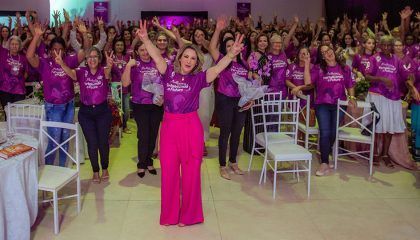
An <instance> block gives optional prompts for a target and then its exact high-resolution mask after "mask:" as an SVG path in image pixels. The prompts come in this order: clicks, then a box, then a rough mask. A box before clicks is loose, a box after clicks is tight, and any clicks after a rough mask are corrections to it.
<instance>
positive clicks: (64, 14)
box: [63, 8, 70, 22]
mask: <svg viewBox="0 0 420 240" xmlns="http://www.w3.org/2000/svg"><path fill="white" fill-rule="evenodd" d="M63 16H64V21H65V22H70V15H69V13H68V12H67V11H66V9H64V8H63Z"/></svg>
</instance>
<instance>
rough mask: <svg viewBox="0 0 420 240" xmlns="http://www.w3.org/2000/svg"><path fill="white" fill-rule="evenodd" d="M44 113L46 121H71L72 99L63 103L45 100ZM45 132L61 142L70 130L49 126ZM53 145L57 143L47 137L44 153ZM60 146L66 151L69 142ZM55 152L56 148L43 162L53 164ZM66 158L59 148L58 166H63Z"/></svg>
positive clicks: (72, 115)
mask: <svg viewBox="0 0 420 240" xmlns="http://www.w3.org/2000/svg"><path fill="white" fill-rule="evenodd" d="M45 114H46V118H47V121H53V122H64V123H73V120H74V100H71V101H70V102H68V103H64V104H52V103H47V102H46V103H45ZM47 132H48V134H49V135H50V136H51V137H52V138H53V139H54V140H55V141H56V142H57V143H62V142H64V141H66V140H67V139H68V138H69V137H70V131H69V130H67V129H62V128H52V127H50V128H48V129H47ZM55 147H57V144H55V143H54V142H53V141H52V140H51V139H49V141H48V146H47V150H46V151H45V154H47V153H48V152H50V151H51V150H53V149H54V148H55ZM62 147H63V148H64V149H65V150H66V151H68V149H69V144H68V143H66V144H64V145H63V146H62ZM56 153H57V149H56V150H55V151H54V152H52V153H51V154H50V155H48V156H46V157H45V164H47V165H54V160H55V155H56ZM66 160H67V154H66V153H65V152H64V151H63V150H61V149H60V156H59V166H61V167H65V166H66Z"/></svg>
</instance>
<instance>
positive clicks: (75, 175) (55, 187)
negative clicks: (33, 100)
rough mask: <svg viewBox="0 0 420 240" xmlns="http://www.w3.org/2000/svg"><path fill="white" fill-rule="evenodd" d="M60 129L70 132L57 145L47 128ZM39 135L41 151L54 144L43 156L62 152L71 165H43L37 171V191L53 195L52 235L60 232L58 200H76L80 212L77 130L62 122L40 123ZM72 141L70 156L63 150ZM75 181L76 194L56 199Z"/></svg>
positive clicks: (75, 125)
mask: <svg viewBox="0 0 420 240" xmlns="http://www.w3.org/2000/svg"><path fill="white" fill-rule="evenodd" d="M49 127H52V128H61V129H67V130H69V131H70V137H69V138H68V139H67V140H65V141H64V142H62V143H58V142H56V141H55V140H54V138H53V137H52V136H50V135H49V134H48V131H47V128H49ZM40 130H41V133H40V135H39V142H40V145H41V151H42V152H44V151H45V149H46V146H47V145H48V141H53V142H54V143H55V144H56V147H55V148H54V149H52V150H51V151H49V152H47V153H45V156H44V158H45V157H46V156H48V155H50V154H54V153H55V151H56V150H57V149H60V150H62V151H63V152H64V153H65V154H66V155H67V157H68V158H69V159H71V161H72V162H73V164H69V167H60V166H53V165H45V166H43V167H41V168H40V169H39V173H38V174H39V176H38V190H41V191H45V192H52V193H53V199H52V201H53V207H54V234H58V232H59V231H60V227H59V219H58V200H59V199H67V198H73V197H76V198H77V213H80V210H81V201H80V195H81V188H80V160H79V154H78V152H79V134H78V133H79V128H78V123H76V124H71V123H62V122H50V121H41V127H40ZM71 141H74V146H75V152H74V153H73V154H71V153H70V152H69V151H66V150H65V149H64V147H63V146H64V144H66V143H69V144H70V143H71ZM73 165H76V168H75V169H74V168H72V166H73ZM75 179H76V188H77V193H76V194H74V195H70V196H65V197H61V198H59V197H58V191H60V190H61V189H62V188H63V187H64V186H65V185H67V184H68V183H70V182H72V181H73V180H75ZM43 202H51V199H48V200H44V201H43Z"/></svg>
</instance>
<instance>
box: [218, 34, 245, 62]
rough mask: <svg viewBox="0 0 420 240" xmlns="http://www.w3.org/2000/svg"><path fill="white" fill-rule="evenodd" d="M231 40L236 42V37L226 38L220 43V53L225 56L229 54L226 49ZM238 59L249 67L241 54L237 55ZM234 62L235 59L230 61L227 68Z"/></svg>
mask: <svg viewBox="0 0 420 240" xmlns="http://www.w3.org/2000/svg"><path fill="white" fill-rule="evenodd" d="M229 41H233V42H235V39H233V38H226V39H225V40H224V41H223V42H222V44H220V53H221V54H223V56H226V55H227V49H226V45H227V43H228V42H229ZM236 61H237V62H238V63H239V64H240V65H241V66H242V67H244V68H245V69H248V66H247V65H246V64H245V63H244V61H243V59H242V57H241V54H238V55H236ZM232 64H233V61H232V62H230V63H229V65H228V66H227V68H230V67H231V66H232Z"/></svg>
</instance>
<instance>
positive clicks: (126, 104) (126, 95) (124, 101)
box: [122, 93, 130, 129]
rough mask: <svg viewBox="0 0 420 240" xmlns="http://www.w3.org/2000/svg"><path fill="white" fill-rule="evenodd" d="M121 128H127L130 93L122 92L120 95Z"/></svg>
mask: <svg viewBox="0 0 420 240" xmlns="http://www.w3.org/2000/svg"><path fill="white" fill-rule="evenodd" d="M122 98H123V99H122V108H123V109H122V111H123V113H124V114H123V125H122V127H123V129H125V128H127V121H128V118H129V117H130V93H124V94H123V97H122Z"/></svg>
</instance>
